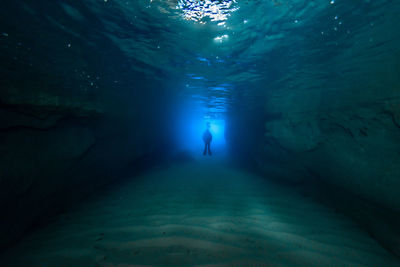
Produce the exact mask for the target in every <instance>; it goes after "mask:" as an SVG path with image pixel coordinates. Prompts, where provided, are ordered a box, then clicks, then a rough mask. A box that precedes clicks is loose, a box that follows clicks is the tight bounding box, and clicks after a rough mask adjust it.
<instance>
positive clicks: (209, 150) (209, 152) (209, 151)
mask: <svg viewBox="0 0 400 267" xmlns="http://www.w3.org/2000/svg"><path fill="white" fill-rule="evenodd" d="M210 145H211V142H209V143H208V155H210V156H211V149H210Z"/></svg>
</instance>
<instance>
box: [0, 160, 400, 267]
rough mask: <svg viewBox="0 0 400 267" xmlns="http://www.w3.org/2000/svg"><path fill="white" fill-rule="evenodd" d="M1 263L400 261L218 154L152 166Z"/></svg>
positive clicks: (329, 214) (330, 214)
mask: <svg viewBox="0 0 400 267" xmlns="http://www.w3.org/2000/svg"><path fill="white" fill-rule="evenodd" d="M0 266H104V267H106V266H400V261H399V260H398V259H397V258H395V257H394V256H392V254H390V253H389V252H387V251H386V250H385V249H384V248H382V247H381V246H380V245H379V244H378V243H377V242H376V241H374V240H373V239H372V238H371V237H369V236H368V235H367V233H365V232H363V231H362V230H361V229H359V228H358V227H357V225H355V224H354V223H353V222H352V221H350V220H349V219H347V218H346V217H344V216H343V215H341V214H338V213H335V212H334V210H332V209H330V208H328V207H325V206H323V205H320V204H318V203H316V202H314V201H313V200H311V199H310V198H307V197H304V196H302V195H300V194H299V193H297V192H296V191H294V190H292V189H290V188H286V187H283V186H280V185H276V184H273V183H270V182H268V181H266V180H265V179H264V178H262V177H259V176H256V175H254V174H250V173H246V172H244V171H240V170H236V169H234V168H231V167H229V166H228V165H225V164H223V163H208V162H200V163H184V164H183V163H182V164H177V165H173V166H171V167H169V168H165V169H160V170H153V171H152V172H149V173H146V174H144V175H141V176H140V177H135V178H134V179H132V180H130V181H128V182H125V183H124V184H123V185H119V186H113V187H110V188H109V190H106V191H105V192H101V193H99V194H98V195H95V196H92V197H91V198H90V199H88V200H87V201H86V202H84V203H82V204H81V205H80V206H79V207H75V208H74V209H72V210H70V211H69V212H67V213H65V214H62V215H60V216H59V217H57V220H56V221H55V222H53V223H51V224H50V225H49V226H47V227H45V228H42V229H40V230H38V231H35V232H34V233H32V234H29V235H28V236H26V237H25V238H24V239H23V240H22V241H21V242H20V243H18V244H17V245H16V246H14V247H13V248H11V249H9V250H7V251H6V252H5V253H3V254H2V255H1V257H0Z"/></svg>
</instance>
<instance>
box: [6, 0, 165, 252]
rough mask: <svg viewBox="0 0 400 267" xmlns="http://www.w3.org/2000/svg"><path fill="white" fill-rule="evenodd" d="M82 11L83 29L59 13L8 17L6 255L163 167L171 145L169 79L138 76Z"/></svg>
mask: <svg viewBox="0 0 400 267" xmlns="http://www.w3.org/2000/svg"><path fill="white" fill-rule="evenodd" d="M77 5H78V6H79V4H77ZM81 11H82V12H83V14H84V15H85V17H84V21H83V22H82V21H78V22H76V21H74V20H71V19H70V17H68V16H67V15H68V14H66V13H65V11H64V10H62V8H60V5H59V3H39V2H38V3H30V2H29V1H18V2H16V1H13V2H10V3H9V4H8V6H7V8H6V9H2V10H1V11H0V24H1V25H3V30H4V31H5V32H4V33H3V34H2V38H1V40H0V60H1V64H0V88H1V90H0V210H1V211H2V212H1V220H0V247H1V248H3V247H5V246H7V245H8V244H10V242H13V241H15V240H16V239H17V238H18V237H20V236H21V235H22V234H23V233H24V231H26V230H27V229H29V227H30V226H32V224H34V223H35V222H37V221H38V220H39V219H43V218H45V217H47V215H48V214H53V213H54V212H59V211H62V209H63V208H65V207H68V206H69V205H70V204H71V203H73V202H74V201H76V200H78V199H80V198H82V197H83V196H85V195H87V194H89V193H91V192H94V190H95V189H96V188H97V189H98V188H99V186H102V185H105V184H107V183H109V182H111V181H114V180H116V179H118V178H121V177H122V178H123V177H126V176H132V175H134V173H135V172H136V171H137V170H138V169H142V168H143V166H144V165H146V164H151V163H149V161H150V160H153V161H157V159H159V158H160V157H161V156H160V155H161V153H160V149H162V148H163V147H164V146H165V144H166V141H165V140H167V139H168V137H167V135H168V133H167V132H168V131H167V130H166V128H163V122H164V121H168V119H166V117H167V116H168V109H169V107H170V106H169V105H170V102H169V99H170V98H169V95H170V94H169V93H168V94H167V92H166V91H165V90H164V89H163V88H164V86H165V85H164V84H163V83H162V82H161V81H162V79H163V77H162V74H160V75H159V76H158V78H159V79H154V77H149V76H147V74H146V73H140V72H138V71H137V70H134V69H132V68H131V67H132V66H135V65H138V64H141V63H139V62H135V61H129V60H128V59H127V57H126V56H125V55H124V53H123V52H122V51H121V50H120V48H119V47H118V45H117V44H116V43H114V42H113V41H111V40H110V39H109V38H108V37H107V34H108V31H107V30H106V29H105V26H104V25H103V24H102V23H101V21H99V20H97V19H96V16H95V15H94V14H93V13H91V11H90V10H88V9H86V8H85V6H82V7H81ZM57 21H58V22H57ZM60 23H62V25H61V24H60ZM104 51H107V53H104ZM142 65H143V64H142ZM142 68H143V69H146V66H142ZM147 71H148V70H147ZM154 71H157V70H154ZM155 96H158V97H155Z"/></svg>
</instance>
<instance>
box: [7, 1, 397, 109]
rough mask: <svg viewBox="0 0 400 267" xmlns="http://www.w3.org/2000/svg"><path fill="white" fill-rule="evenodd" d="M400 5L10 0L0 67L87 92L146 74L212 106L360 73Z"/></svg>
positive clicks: (389, 43)
mask: <svg viewBox="0 0 400 267" xmlns="http://www.w3.org/2000/svg"><path fill="white" fill-rule="evenodd" d="M398 11H400V4H399V2H398V1H389V0H376V1H368V0H352V1H344V0H320V1H312V0H311V1H310V0H307V1H305V0H286V1H285V0H253V1H250V0H226V1H211V0H208V1H199V0H179V1H176V0H164V1H161V0H143V1H137V0H135V1H132V0H82V1H75V2H71V1H61V0H59V1H52V2H51V3H49V2H48V1H34V2H32V1H13V2H10V3H8V5H7V8H3V9H2V10H1V11H0V13H1V16H0V22H1V23H0V25H2V26H1V28H0V31H1V36H0V38H1V39H0V44H1V48H0V49H1V51H2V55H1V57H2V58H3V59H7V60H10V59H12V60H11V62H10V63H8V66H6V67H5V69H4V70H2V73H3V74H2V75H8V76H7V77H10V75H11V76H12V75H17V74H13V72H12V69H13V68H16V66H19V65H23V66H24V67H26V72H25V75H32V76H35V75H38V73H36V72H37V70H39V71H40V70H41V72H40V74H39V75H45V73H48V72H49V69H51V70H52V72H53V75H49V76H51V77H45V78H47V79H46V80H47V81H48V83H49V84H52V79H53V78H54V77H55V76H62V77H69V78H68V79H66V81H65V82H63V83H62V84H61V83H60V85H59V91H60V92H59V94H64V93H66V92H71V91H74V92H75V91H79V92H80V93H83V94H87V95H97V94H98V93H99V91H102V90H111V91H115V92H118V90H129V87H130V86H132V84H134V81H135V80H136V79H138V77H143V76H145V77H148V78H149V79H150V80H151V79H153V80H159V81H161V82H162V83H163V84H165V85H166V88H168V90H177V91H179V92H181V93H182V95H183V96H185V97H190V98H192V99H193V100H195V101H196V102H197V103H199V104H200V105H201V106H202V107H204V108H205V110H206V112H208V113H211V114H214V115H218V114H221V113H224V112H225V111H227V110H228V109H229V108H230V107H231V105H232V104H237V105H240V103H242V102H243V101H244V99H246V103H252V102H249V101H253V102H254V103H255V102H256V101H257V99H258V96H260V95H262V94H263V92H265V91H266V90H269V89H270V88H274V87H287V88H288V89H290V88H293V89H294V90H312V89H313V88H321V87H327V90H328V89H329V87H335V86H341V85H344V84H347V85H348V84H352V83H357V79H359V77H360V76H362V75H365V74H366V73H369V72H370V71H371V68H373V66H374V65H375V64H374V63H375V62H379V61H382V59H384V58H391V57H393V52H394V51H398V50H397V47H398V45H399V43H400V41H399V40H400V39H399V36H400V31H399V26H398V25H397V19H396V18H397V14H398ZM9 14H19V16H18V17H15V16H14V15H13V16H14V17H13V18H9V17H8V16H9ZM15 20H17V21H18V23H17V24H11V23H10V21H15ZM396 55H397V54H396ZM99 56H101V60H100V59H99V58H100V57H99ZM397 57H398V55H397ZM79 59H81V61H80V60H79ZM92 59H93V60H94V61H96V64H94V66H88V64H90V63H88V62H91V60H92ZM95 59H96V60H95ZM393 60H394V59H393ZM29 67H34V68H35V71H30V70H29ZM376 71H377V72H379V70H376ZM15 78H18V77H15ZM42 78H43V76H42ZM40 86H42V84H40Z"/></svg>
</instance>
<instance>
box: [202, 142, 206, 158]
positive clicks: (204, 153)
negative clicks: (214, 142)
mask: <svg viewBox="0 0 400 267" xmlns="http://www.w3.org/2000/svg"><path fill="white" fill-rule="evenodd" d="M203 155H204V156H205V155H207V143H204V152H203Z"/></svg>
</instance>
